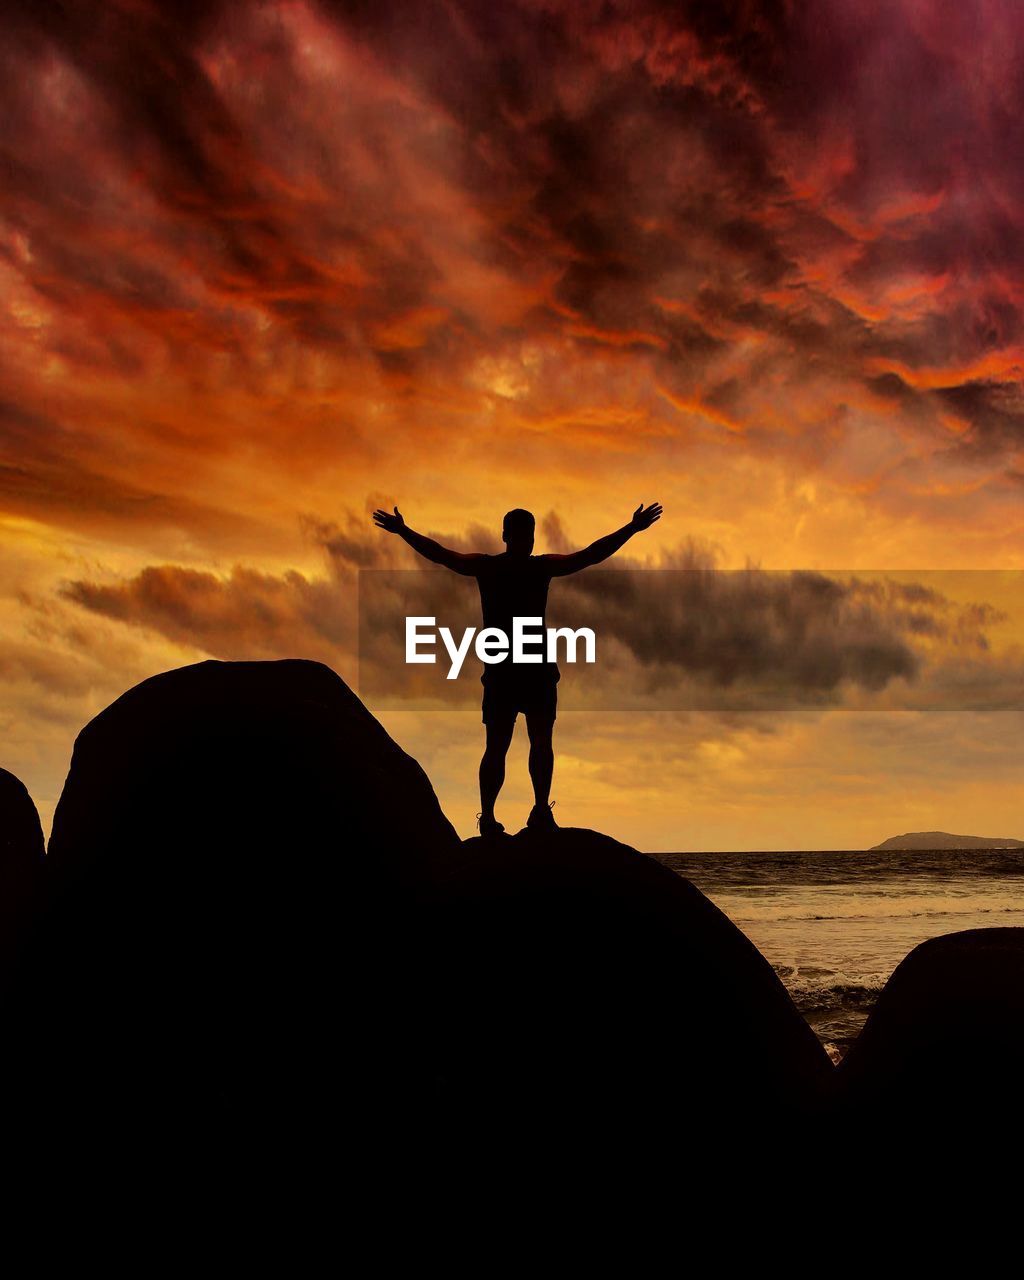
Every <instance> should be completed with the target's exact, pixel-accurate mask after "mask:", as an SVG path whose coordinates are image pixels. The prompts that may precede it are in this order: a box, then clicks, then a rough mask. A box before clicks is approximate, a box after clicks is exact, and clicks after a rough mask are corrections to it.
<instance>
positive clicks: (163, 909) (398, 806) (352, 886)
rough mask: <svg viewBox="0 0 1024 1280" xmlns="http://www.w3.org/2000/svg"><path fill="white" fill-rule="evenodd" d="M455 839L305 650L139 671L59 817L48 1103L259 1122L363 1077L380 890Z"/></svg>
mask: <svg viewBox="0 0 1024 1280" xmlns="http://www.w3.org/2000/svg"><path fill="white" fill-rule="evenodd" d="M458 845H459V842H458V838H457V836H456V835H455V832H454V830H453V829H452V827H451V825H450V824H449V823H448V821H447V820H446V818H445V817H444V815H443V813H442V812H441V809H440V807H439V805H438V803H437V799H436V797H435V795H434V793H433V790H432V789H431V786H430V783H429V781H428V780H427V777H426V775H425V774H424V772H423V770H422V769H421V768H420V766H419V765H418V764H417V763H416V762H415V761H414V760H413V759H412V758H411V757H409V756H408V755H406V754H405V752H403V751H402V750H401V749H400V748H399V747H398V746H397V744H396V743H395V742H394V741H393V740H392V739H391V738H390V737H389V736H388V734H387V733H386V732H385V730H384V729H383V728H382V726H381V725H380V724H379V723H378V722H377V721H376V720H375V719H374V718H373V716H372V715H371V714H370V713H369V712H368V711H367V710H366V708H365V707H364V706H363V705H362V704H361V703H360V701H359V700H358V699H357V698H356V697H355V695H354V694H353V693H352V692H351V691H350V690H349V689H348V688H347V687H346V685H345V684H344V683H343V682H342V680H341V679H340V678H339V677H338V676H337V675H336V674H335V673H334V672H332V671H331V670H330V669H328V668H327V667H325V666H322V665H321V664H319V663H314V662H306V661H298V660H295V661H292V660H288V661H280V662H238V663H231V662H203V663H199V664H197V665H195V666H190V667H185V668H182V669H179V670H174V671H169V672H166V673H164V674H162V675H158V676H155V677H153V678H152V679H150V680H146V681H144V682H143V683H142V684H140V685H138V686H136V687H135V688H133V689H131V690H130V691H129V692H127V693H125V694H124V695H123V696H122V697H120V698H118V699H117V701H116V702H114V703H113V704H112V705H111V706H109V707H108V708H107V709H106V710H105V711H103V712H102V713H101V714H100V715H98V716H97V717H96V718H95V719H94V720H93V721H92V722H91V723H90V724H89V725H87V726H86V728H85V729H83V731H82V732H81V734H80V735H79V737H78V739H77V741H76V743H75V749H74V755H73V758H72V761H71V768H70V771H69V774H68V777H67V781H66V783H65V787H64V790H63V793H62V795H61V797H60V802H59V804H58V806H57V811H56V814H55V817H54V823H53V832H52V836H51V840H50V845H49V854H48V857H47V866H46V878H47V882H48V883H47V890H48V892H47V897H48V911H47V915H46V919H45V923H44V926H43V928H42V930H41V933H40V937H39V940H38V944H37V947H36V953H35V955H34V960H35V965H34V968H33V978H32V981H31V982H29V983H26V985H25V987H24V989H23V990H22V992H21V1003H20V1010H21V1016H22V1017H23V1018H24V1019H25V1020H26V1021H27V1023H28V1027H27V1029H26V1032H25V1037H24V1038H25V1040H26V1042H27V1043H29V1044H31V1046H32V1049H33V1050H34V1058H33V1059H32V1065H31V1072H32V1074H33V1076H34V1085H35V1087H36V1088H37V1089H40V1090H44V1091H45V1093H46V1097H47V1112H48V1114H50V1115H54V1116H59V1115H61V1114H62V1115H63V1116H64V1118H65V1120H67V1121H68V1122H71V1121H72V1120H73V1119H75V1118H81V1117H85V1116H90V1115H92V1116H102V1117H104V1123H105V1124H107V1125H108V1126H110V1127H112V1128H113V1129H115V1130H116V1129H117V1128H118V1126H121V1127H122V1128H124V1129H129V1130H130V1129H132V1128H134V1127H135V1126H137V1125H141V1126H142V1129H143V1130H145V1128H146V1126H147V1125H151V1124H153V1123H154V1122H155V1123H158V1124H159V1125H160V1126H161V1127H162V1129H163V1131H164V1132H165V1133H168V1132H175V1131H178V1130H180V1131H182V1132H189V1133H193V1134H194V1133H195V1132H196V1127H197V1126H198V1127H199V1129H201V1130H202V1131H203V1132H206V1133H210V1134H215V1133H217V1132H220V1131H221V1130H223V1129H224V1128H225V1126H227V1128H228V1129H231V1128H232V1127H234V1129H235V1132H236V1133H237V1131H238V1126H241V1128H242V1129H244V1130H245V1132H246V1133H248V1134H250V1135H253V1136H254V1138H255V1136H256V1135H260V1140H261V1141H263V1140H264V1139H266V1137H267V1134H268V1131H269V1130H271V1129H273V1127H274V1126H275V1125H280V1124H282V1123H287V1125H289V1126H292V1127H294V1126H295V1125H296V1124H298V1123H299V1118H300V1117H305V1122H306V1123H307V1124H309V1125H310V1126H312V1125H314V1121H313V1120H311V1119H310V1115H311V1114H315V1115H318V1116H319V1115H320V1113H321V1111H322V1109H323V1108H324V1107H325V1106H326V1105H327V1100H328V1099H331V1098H333V1097H335V1096H336V1093H337V1090H338V1080H339V1078H340V1077H342V1076H343V1075H344V1074H345V1072H346V1071H347V1072H349V1074H350V1075H351V1076H352V1080H353V1083H352V1085H351V1088H352V1090H353V1093H354V1094H355V1095H358V1094H359V1092H360V1090H361V1089H362V1088H363V1085H360V1084H358V1083H355V1080H356V1077H359V1079H361V1080H363V1081H364V1084H365V1081H366V1080H370V1081H375V1080H376V1081H383V1080H384V1078H385V1075H384V1073H383V1072H382V1071H380V1070H378V1069H377V1068H376V1066H374V1064H372V1063H371V1062H370V1056H371V1055H372V1054H373V1053H374V1052H375V1050H379V1051H380V1053H381V1054H385V1049H386V1047H387V1046H388V1045H390V1044H391V1039H389V1038H388V1037H391V1038H392V1039H393V1038H394V1037H395V1036H399V1037H400V1035H401V1028H400V1027H396V1026H395V1025H394V1020H393V1019H392V1018H391V1015H390V1012H389V1005H390V1000H389V991H390V984H391V981H392V976H393V973H392V966H393V955H392V952H391V951H390V949H389V946H388V941H387V940H388V931H389V930H390V929H397V928H398V927H399V918H398V912H397V910H396V907H395V902H396V900H398V901H400V900H401V886H402V885H403V884H404V883H405V882H406V881H407V880H416V878H417V877H419V876H421V875H422V874H423V868H424V866H425V865H426V864H427V862H428V861H429V860H430V858H432V857H436V856H437V855H439V854H440V853H443V851H444V850H446V849H448V850H451V849H457V848H458ZM385 1056H387V1055H386V1054H385ZM362 1068H365V1070H362ZM361 1070H362V1074H361V1075H360V1071H361ZM367 1087H369V1086H367ZM368 1096H369V1095H368V1094H367V1097H368ZM321 1118H322V1117H321ZM58 1123H60V1122H59V1121H58Z"/></svg>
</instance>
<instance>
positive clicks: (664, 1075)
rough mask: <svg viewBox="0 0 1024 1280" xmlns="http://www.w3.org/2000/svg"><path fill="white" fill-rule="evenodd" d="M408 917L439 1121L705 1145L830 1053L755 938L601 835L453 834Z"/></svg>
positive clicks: (802, 1088)
mask: <svg viewBox="0 0 1024 1280" xmlns="http://www.w3.org/2000/svg"><path fill="white" fill-rule="evenodd" d="M423 918H424V920H425V921H426V930H425V934H424V937H423V941H422V945H421V951H422V954H423V957H424V962H423V963H422V964H421V966H420V969H419V974H418V976H419V980H420V983H421V997H420V999H421V1001H422V1006H423V1007H424V1008H425V1009H427V1010H428V1011H429V1012H428V1014H427V1016H426V1018H425V1019H424V1027H423V1036H424V1039H425V1041H426V1043H427V1044H428V1045H429V1052H428V1053H427V1054H426V1055H425V1057H426V1061H427V1062H429V1063H431V1064H432V1066H433V1070H434V1072H435V1079H436V1084H437V1088H438V1090H439V1095H440V1098H441V1100H442V1101H441V1112H440V1113H441V1114H442V1115H443V1116H444V1117H445V1122H446V1124H447V1125H448V1126H449V1127H450V1128H452V1129H453V1130H457V1129H458V1128H459V1126H460V1125H461V1126H463V1127H464V1128H465V1129H468V1130H471V1131H475V1132H477V1133H479V1132H481V1131H482V1132H488V1133H489V1134H490V1137H491V1139H492V1140H493V1138H494V1136H495V1133H502V1134H504V1135H505V1136H506V1137H507V1136H509V1135H512V1136H513V1138H514V1139H515V1140H516V1141H519V1142H522V1141H528V1140H537V1141H548V1142H550V1140H551V1136H552V1135H553V1134H554V1135H557V1134H560V1133H563V1134H566V1135H570V1140H571V1145H572V1147H573V1149H574V1150H577V1151H578V1150H579V1149H580V1147H581V1141H586V1142H591V1143H594V1144H595V1145H596V1147H597V1148H599V1149H600V1150H602V1151H607V1150H608V1149H609V1148H618V1149H623V1148H625V1147H629V1146H632V1145H634V1144H636V1143H638V1142H640V1143H651V1142H653V1143H654V1144H655V1145H656V1146H659V1147H660V1146H662V1145H665V1144H667V1146H668V1147H671V1146H672V1144H674V1143H680V1144H681V1147H680V1149H683V1147H685V1149H686V1150H687V1151H688V1152H689V1155H690V1158H693V1159H702V1158H705V1157H706V1156H707V1155H708V1154H709V1153H710V1151H711V1150H712V1149H713V1148H714V1147H715V1146H716V1145H717V1144H720V1143H721V1142H722V1141H724V1140H725V1137H726V1135H728V1134H733V1135H741V1136H742V1139H743V1141H745V1142H747V1143H749V1142H750V1141H751V1140H752V1135H753V1134H754V1133H755V1132H758V1131H763V1130H764V1129H765V1128H766V1127H767V1128H773V1127H776V1128H777V1127H781V1128H790V1127H791V1126H792V1124H793V1123H795V1122H796V1121H797V1120H798V1119H800V1118H801V1117H806V1116H808V1115H813V1114H814V1112H815V1110H816V1109H817V1108H819V1107H820V1106H821V1105H822V1104H823V1102H824V1100H825V1099H826V1098H827V1092H828V1088H829V1086H830V1084H831V1081H832V1076H833V1069H832V1066H831V1063H830V1062H829V1059H828V1057H827V1055H826V1054H825V1052H824V1050H823V1049H822V1047H821V1045H820V1044H819V1042H818V1040H817V1038H816V1037H815V1036H814V1034H813V1033H812V1032H811V1030H810V1028H809V1027H808V1026H807V1024H806V1022H805V1021H804V1020H803V1018H802V1017H801V1016H800V1014H799V1013H798V1011H797V1010H796V1008H795V1006H794V1005H793V1002H792V1000H791V999H790V997H789V995H788V994H787V992H786V991H785V989H784V988H783V986H782V984H781V982H780V981H779V979H778V978H777V976H776V975H775V973H774V971H773V970H772V968H771V966H770V965H769V964H768V963H767V961H766V960H764V958H763V957H762V956H761V955H760V953H759V952H758V951H757V950H756V949H755V947H754V946H753V944H752V943H750V942H749V941H748V939H747V938H745V937H744V936H743V934H742V933H740V931H739V930H738V929H737V928H736V927H735V926H734V925H733V924H732V923H731V922H730V921H729V920H728V919H727V918H726V917H725V916H724V915H723V914H722V913H721V912H720V911H719V910H718V909H717V908H716V907H715V906H714V905H713V904H712V903H711V902H710V901H709V900H708V899H707V898H705V897H704V895H703V894H701V893H700V892H699V891H698V890H697V889H696V888H695V887H694V886H693V885H692V884H690V883H689V882H687V881H685V880H683V879H681V878H680V877H679V876H677V875H675V874H674V873H673V872H671V871H669V870H668V869H667V868H665V867H663V866H662V865H661V864H660V863H658V862H656V861H655V860H654V859H652V858H648V857H646V856H644V855H643V854H640V853H637V852H636V850H634V849H630V848H628V847H627V846H625V845H622V844H619V843H618V842H617V841H615V840H612V839H610V838H609V837H608V836H604V835H600V834H598V833H597V832H594V831H588V830H582V829H573V828H570V829H562V830H558V831H555V832H552V833H545V834H532V833H529V832H523V833H520V834H519V835H518V836H515V837H511V838H510V837H504V838H499V839H497V840H481V839H474V840H469V841H466V842H465V844H464V845H463V847H462V850H461V852H460V853H459V855H458V856H457V857H455V858H451V859H446V862H445V876H444V879H443V881H442V882H441V883H439V884H438V887H437V890H436V892H435V894H434V899H433V901H432V902H431V903H429V904H425V907H424V917H423ZM524 1135H526V1136H524ZM545 1135H547V1136H546V1137H545ZM581 1135H585V1137H584V1138H583V1139H582V1140H581Z"/></svg>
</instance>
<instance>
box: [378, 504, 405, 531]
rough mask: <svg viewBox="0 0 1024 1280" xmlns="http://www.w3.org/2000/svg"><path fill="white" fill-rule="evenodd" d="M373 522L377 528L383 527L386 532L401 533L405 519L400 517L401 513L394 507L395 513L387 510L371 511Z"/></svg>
mask: <svg viewBox="0 0 1024 1280" xmlns="http://www.w3.org/2000/svg"><path fill="white" fill-rule="evenodd" d="M373 519H374V523H375V524H376V525H377V528H378V529H383V530H384V531H385V532H386V533H401V531H402V530H403V529H404V528H405V521H404V520H403V519H402V513H401V511H399V509H398V508H397V507H395V514H394V515H392V514H391V513H390V512H389V511H375V512H374V513H373Z"/></svg>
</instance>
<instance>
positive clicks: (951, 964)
mask: <svg viewBox="0 0 1024 1280" xmlns="http://www.w3.org/2000/svg"><path fill="white" fill-rule="evenodd" d="M1022 1078H1024V929H967V930H965V931H964V932H962V933H950V934H945V935H944V936H942V937H938V938H932V939H930V940H929V941H928V942H923V943H921V945H920V946H918V947H915V948H914V950H913V951H911V953H910V954H909V955H908V956H907V957H906V959H905V960H903V961H902V962H901V963H900V964H899V966H898V967H897V968H896V970H895V972H894V973H893V975H892V977H891V978H890V979H889V981H888V982H887V983H886V985H885V987H884V989H883V990H882V993H881V995H880V996H879V998H878V1003H877V1004H876V1005H875V1007H874V1009H872V1011H871V1014H870V1016H869V1017H868V1020H867V1022H866V1023H865V1025H864V1028H863V1030H862V1031H861V1033H860V1035H859V1036H858V1038H857V1040H856V1041H855V1042H854V1044H853V1045H852V1047H851V1049H850V1051H849V1053H848V1054H847V1055H846V1057H845V1058H844V1059H843V1062H842V1063H841V1064H840V1067H839V1070H838V1072H837V1084H838V1096H839V1100H840V1109H839V1117H840V1118H845V1119H848V1120H851V1121H853V1122H854V1126H855V1130H856V1131H859V1132H861V1133H864V1132H865V1131H868V1132H871V1131H874V1130H876V1129H878V1128H882V1129H883V1130H890V1131H891V1129H892V1126H893V1125H896V1126H897V1127H898V1128H899V1129H900V1130H901V1131H906V1130H907V1129H908V1128H911V1127H913V1128H915V1129H917V1130H918V1131H921V1130H924V1131H934V1133H935V1135H936V1136H937V1137H939V1138H940V1139H941V1140H942V1141H943V1142H952V1141H956V1140H957V1139H958V1138H970V1136H971V1135H972V1134H974V1133H977V1132H981V1131H985V1130H988V1131H989V1132H991V1133H995V1132H998V1131H1000V1130H1001V1129H1002V1128H1003V1126H1005V1125H1006V1124H1008V1123H1013V1124H1015V1125H1016V1126H1020V1125H1021V1123H1022V1121H1024V1105H1022V1103H1021V1098H1020V1082H1021V1079H1022ZM1018 1132H1019V1128H1018Z"/></svg>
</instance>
